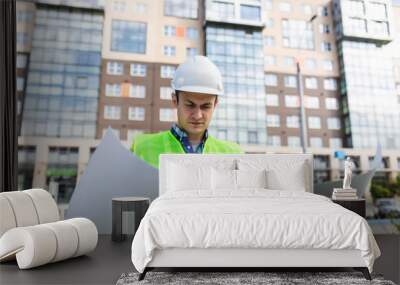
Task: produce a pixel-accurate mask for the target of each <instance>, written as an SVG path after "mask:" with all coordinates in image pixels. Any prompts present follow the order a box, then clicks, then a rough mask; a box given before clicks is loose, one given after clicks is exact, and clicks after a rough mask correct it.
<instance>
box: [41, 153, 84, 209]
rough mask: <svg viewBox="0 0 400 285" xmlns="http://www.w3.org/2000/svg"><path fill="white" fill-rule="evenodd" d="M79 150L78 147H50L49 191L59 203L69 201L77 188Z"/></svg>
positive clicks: (48, 167)
mask: <svg viewBox="0 0 400 285" xmlns="http://www.w3.org/2000/svg"><path fill="white" fill-rule="evenodd" d="M78 158H79V152H78V148H76V147H50V148H49V160H48V165H47V172H46V175H47V185H49V187H48V188H49V192H50V193H51V194H52V195H53V197H54V199H55V200H56V201H57V202H58V203H68V202H69V200H70V199H71V196H72V193H73V192H74V189H75V184H76V178H77V174H78Z"/></svg>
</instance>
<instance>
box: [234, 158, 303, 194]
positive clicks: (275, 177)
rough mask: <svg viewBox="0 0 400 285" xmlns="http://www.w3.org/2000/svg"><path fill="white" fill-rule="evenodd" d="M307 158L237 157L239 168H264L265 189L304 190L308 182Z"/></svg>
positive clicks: (253, 169) (251, 169)
mask: <svg viewBox="0 0 400 285" xmlns="http://www.w3.org/2000/svg"><path fill="white" fill-rule="evenodd" d="M307 162H308V160H292V159H286V158H285V157H280V158H279V159H274V160H264V159H239V160H238V167H239V169H240V170H248V171H257V170H260V169H266V171H267V172H266V176H267V189H271V190H289V191H306V186H305V185H308V184H309V183H310V181H308V180H309V179H307V177H308V175H309V173H310V170H309V167H308V163H307Z"/></svg>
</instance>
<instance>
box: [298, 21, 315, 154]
mask: <svg viewBox="0 0 400 285" xmlns="http://www.w3.org/2000/svg"><path fill="white" fill-rule="evenodd" d="M316 18H317V15H316V14H314V15H313V16H312V17H311V18H310V20H308V21H307V23H312V22H313V21H314V20H315V19H316ZM296 67H297V91H298V92H299V95H300V141H301V148H302V150H303V153H306V151H307V145H308V135H307V122H306V111H305V108H304V87H303V80H302V75H301V68H300V60H299V58H297V60H296Z"/></svg>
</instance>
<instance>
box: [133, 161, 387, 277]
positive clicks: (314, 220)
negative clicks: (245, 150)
mask: <svg viewBox="0 0 400 285" xmlns="http://www.w3.org/2000/svg"><path fill="white" fill-rule="evenodd" d="M312 185H313V157H312V155H310V154H243V155H212V154H210V155H198V154H193V155H191V154H184V155H178V154H168V155H167V154H165V155H161V156H160V172H159V194H160V196H159V197H158V198H157V199H156V200H154V201H153V203H152V204H151V206H150V208H149V209H148V211H147V213H146V215H145V217H144V218H143V219H142V221H141V223H140V226H139V228H138V230H137V232H136V234H135V237H134V239H133V242H132V262H133V264H134V266H135V268H136V269H137V270H138V271H139V272H140V273H141V274H140V276H139V280H142V279H143V278H144V277H145V274H146V272H147V271H149V270H151V269H154V268H174V267H177V268H183V267H196V268H199V267H203V268H204V267H207V268H209V267H212V268H214V267H223V268H227V267H229V268H237V269H238V270H242V271H243V270H244V268H254V267H256V268H267V267H268V268H270V267H302V268H304V267H318V268H320V267H341V268H342V267H352V268H354V269H357V270H361V271H362V272H363V274H364V276H365V278H366V279H369V280H370V279H371V277H370V272H372V269H373V263H374V261H375V259H376V258H378V257H379V255H380V250H379V248H378V246H377V244H376V241H375V239H374V237H373V234H372V231H371V229H370V227H369V226H368V223H367V221H366V220H365V219H363V218H362V217H361V216H359V215H357V214H355V213H353V212H351V211H349V210H347V209H345V208H343V207H341V206H340V205H338V204H335V203H333V202H332V201H331V200H330V199H329V198H327V197H324V196H320V195H316V194H313V188H312Z"/></svg>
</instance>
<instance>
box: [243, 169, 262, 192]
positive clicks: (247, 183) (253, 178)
mask: <svg viewBox="0 0 400 285" xmlns="http://www.w3.org/2000/svg"><path fill="white" fill-rule="evenodd" d="M236 181H237V187H238V188H239V189H240V188H267V170H266V169H262V170H240V169H239V170H236Z"/></svg>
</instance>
